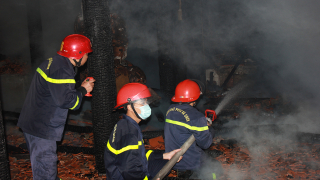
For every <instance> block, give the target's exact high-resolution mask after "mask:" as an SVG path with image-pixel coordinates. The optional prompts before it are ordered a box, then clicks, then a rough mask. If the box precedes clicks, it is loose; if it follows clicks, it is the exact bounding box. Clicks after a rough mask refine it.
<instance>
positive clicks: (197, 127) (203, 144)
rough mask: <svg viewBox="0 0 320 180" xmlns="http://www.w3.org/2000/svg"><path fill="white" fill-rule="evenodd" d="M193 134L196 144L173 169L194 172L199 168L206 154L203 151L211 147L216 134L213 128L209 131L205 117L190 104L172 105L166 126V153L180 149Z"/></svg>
mask: <svg viewBox="0 0 320 180" xmlns="http://www.w3.org/2000/svg"><path fill="white" fill-rule="evenodd" d="M210 128H211V127H210ZM192 134H193V135H194V137H195V139H196V140H195V142H194V143H193V144H192V145H191V146H190V147H189V149H188V150H187V151H186V152H185V154H184V155H183V158H182V159H181V161H180V162H178V163H177V164H176V165H175V166H174V167H173V169H181V170H194V169H196V168H199V167H200V165H201V158H202V155H203V153H204V152H203V150H202V149H207V148H209V147H210V145H211V144H212V139H213V136H214V132H213V128H212V129H211V130H210V131H209V127H208V125H207V120H206V118H205V116H204V115H203V114H202V113H200V112H199V111H198V110H197V109H196V108H194V107H192V106H190V105H188V104H182V105H179V104H172V105H171V106H170V107H169V110H168V111H167V116H166V123H165V126H164V138H165V139H164V142H165V148H166V152H170V151H172V150H174V149H178V148H180V147H181V146H182V145H183V144H184V143H185V142H186V140H187V139H188V138H189V137H190V136H191V135H192Z"/></svg>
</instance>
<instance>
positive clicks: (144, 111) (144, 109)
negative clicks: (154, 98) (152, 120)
mask: <svg viewBox="0 0 320 180" xmlns="http://www.w3.org/2000/svg"><path fill="white" fill-rule="evenodd" d="M140 111H141V113H140V114H139V116H140V118H141V119H143V120H145V119H147V118H148V117H150V116H151V108H150V106H149V105H148V104H146V105H144V106H141V107H140Z"/></svg>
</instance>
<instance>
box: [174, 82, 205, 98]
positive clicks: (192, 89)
mask: <svg viewBox="0 0 320 180" xmlns="http://www.w3.org/2000/svg"><path fill="white" fill-rule="evenodd" d="M201 94H202V92H201V90H200V87H199V85H198V83H196V82H195V81H192V80H190V79H186V80H184V81H182V82H180V83H179V84H178V85H177V87H176V90H175V95H174V96H173V97H172V98H171V101H173V102H193V101H196V100H197V99H198V98H199V97H200V95H201Z"/></svg>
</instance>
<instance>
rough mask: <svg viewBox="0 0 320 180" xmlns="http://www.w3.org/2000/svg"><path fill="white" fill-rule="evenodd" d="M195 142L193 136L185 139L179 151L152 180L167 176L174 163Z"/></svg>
mask: <svg viewBox="0 0 320 180" xmlns="http://www.w3.org/2000/svg"><path fill="white" fill-rule="evenodd" d="M195 140H196V138H194V136H193V134H192V135H191V136H190V137H189V138H188V139H187V141H186V142H185V143H184V144H183V145H182V146H181V147H180V149H181V151H179V152H177V153H176V154H175V155H174V156H173V157H172V158H171V159H170V160H169V161H168V162H167V163H166V164H165V165H164V166H163V167H162V169H161V170H160V171H159V172H158V173H157V175H156V176H155V177H154V178H153V179H152V180H157V179H158V178H160V180H161V179H162V178H164V176H166V175H167V173H168V172H169V171H170V170H171V168H172V167H173V166H174V165H175V164H176V162H177V161H178V160H179V158H180V156H182V155H183V154H184V153H185V152H186V151H187V150H188V149H189V147H190V146H191V144H192V143H193V142H194V141H195Z"/></svg>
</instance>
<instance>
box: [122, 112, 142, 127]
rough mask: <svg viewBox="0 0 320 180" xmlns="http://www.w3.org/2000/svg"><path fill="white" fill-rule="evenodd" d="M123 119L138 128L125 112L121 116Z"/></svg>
mask: <svg viewBox="0 0 320 180" xmlns="http://www.w3.org/2000/svg"><path fill="white" fill-rule="evenodd" d="M122 118H123V119H126V120H128V121H129V122H130V123H132V124H133V125H134V126H135V127H136V128H138V129H140V127H139V124H138V123H137V122H136V121H135V120H133V119H132V118H131V117H129V116H127V115H126V114H123V116H122Z"/></svg>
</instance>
